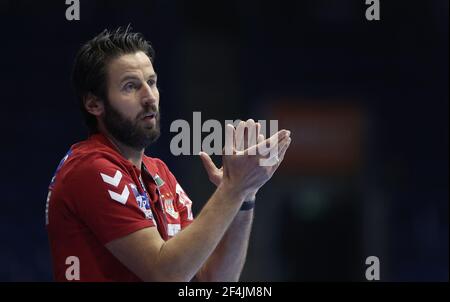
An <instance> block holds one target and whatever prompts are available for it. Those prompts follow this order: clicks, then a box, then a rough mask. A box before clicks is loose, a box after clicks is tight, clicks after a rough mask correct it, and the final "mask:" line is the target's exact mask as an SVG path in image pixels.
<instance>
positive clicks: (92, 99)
mask: <svg viewBox="0 0 450 302" xmlns="http://www.w3.org/2000/svg"><path fill="white" fill-rule="evenodd" d="M84 108H85V109H86V111H87V112H89V113H90V114H92V115H95V116H100V115H102V114H103V112H104V110H105V109H104V104H103V101H102V100H100V99H99V98H98V97H97V96H95V95H93V94H92V93H89V94H88V95H87V96H86V97H85V99H84Z"/></svg>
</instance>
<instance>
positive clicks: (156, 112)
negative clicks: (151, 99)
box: [138, 104, 159, 118]
mask: <svg viewBox="0 0 450 302" xmlns="http://www.w3.org/2000/svg"><path fill="white" fill-rule="evenodd" d="M149 114H154V115H155V116H156V117H157V116H159V110H158V107H156V105H154V104H152V105H149V106H148V108H146V109H145V110H143V111H141V112H140V113H139V114H138V118H144V117H145V116H147V115H149Z"/></svg>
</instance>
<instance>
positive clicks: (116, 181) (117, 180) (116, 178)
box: [100, 170, 122, 187]
mask: <svg viewBox="0 0 450 302" xmlns="http://www.w3.org/2000/svg"><path fill="white" fill-rule="evenodd" d="M100 176H101V177H102V179H103V181H104V182H106V183H107V184H110V185H113V186H114V187H117V186H118V185H119V183H120V180H121V179H122V173H121V172H120V171H119V170H117V171H116V175H114V177H111V176H109V175H106V174H103V173H100Z"/></svg>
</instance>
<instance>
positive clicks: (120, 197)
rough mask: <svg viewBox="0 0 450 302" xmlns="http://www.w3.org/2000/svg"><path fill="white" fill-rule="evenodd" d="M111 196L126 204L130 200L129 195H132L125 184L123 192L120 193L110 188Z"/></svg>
mask: <svg viewBox="0 0 450 302" xmlns="http://www.w3.org/2000/svg"><path fill="white" fill-rule="evenodd" d="M108 193H109V196H111V198H112V199H113V200H115V201H118V202H120V203H121V204H126V203H127V200H128V196H129V195H130V191H129V190H128V187H127V186H126V185H125V188H123V191H122V194H118V193H116V192H113V191H111V190H108Z"/></svg>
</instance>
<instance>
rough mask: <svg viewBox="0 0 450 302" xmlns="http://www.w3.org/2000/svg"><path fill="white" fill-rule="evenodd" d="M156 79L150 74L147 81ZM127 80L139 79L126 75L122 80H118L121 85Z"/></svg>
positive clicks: (153, 74) (155, 75)
mask: <svg viewBox="0 0 450 302" xmlns="http://www.w3.org/2000/svg"><path fill="white" fill-rule="evenodd" d="M157 77H158V75H157V74H156V72H155V73H152V74H151V75H149V76H148V79H152V78H153V79H156V78H157ZM127 80H139V78H138V77H137V76H135V75H127V76H125V77H124V78H123V79H121V80H120V83H123V82H125V81H127Z"/></svg>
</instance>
